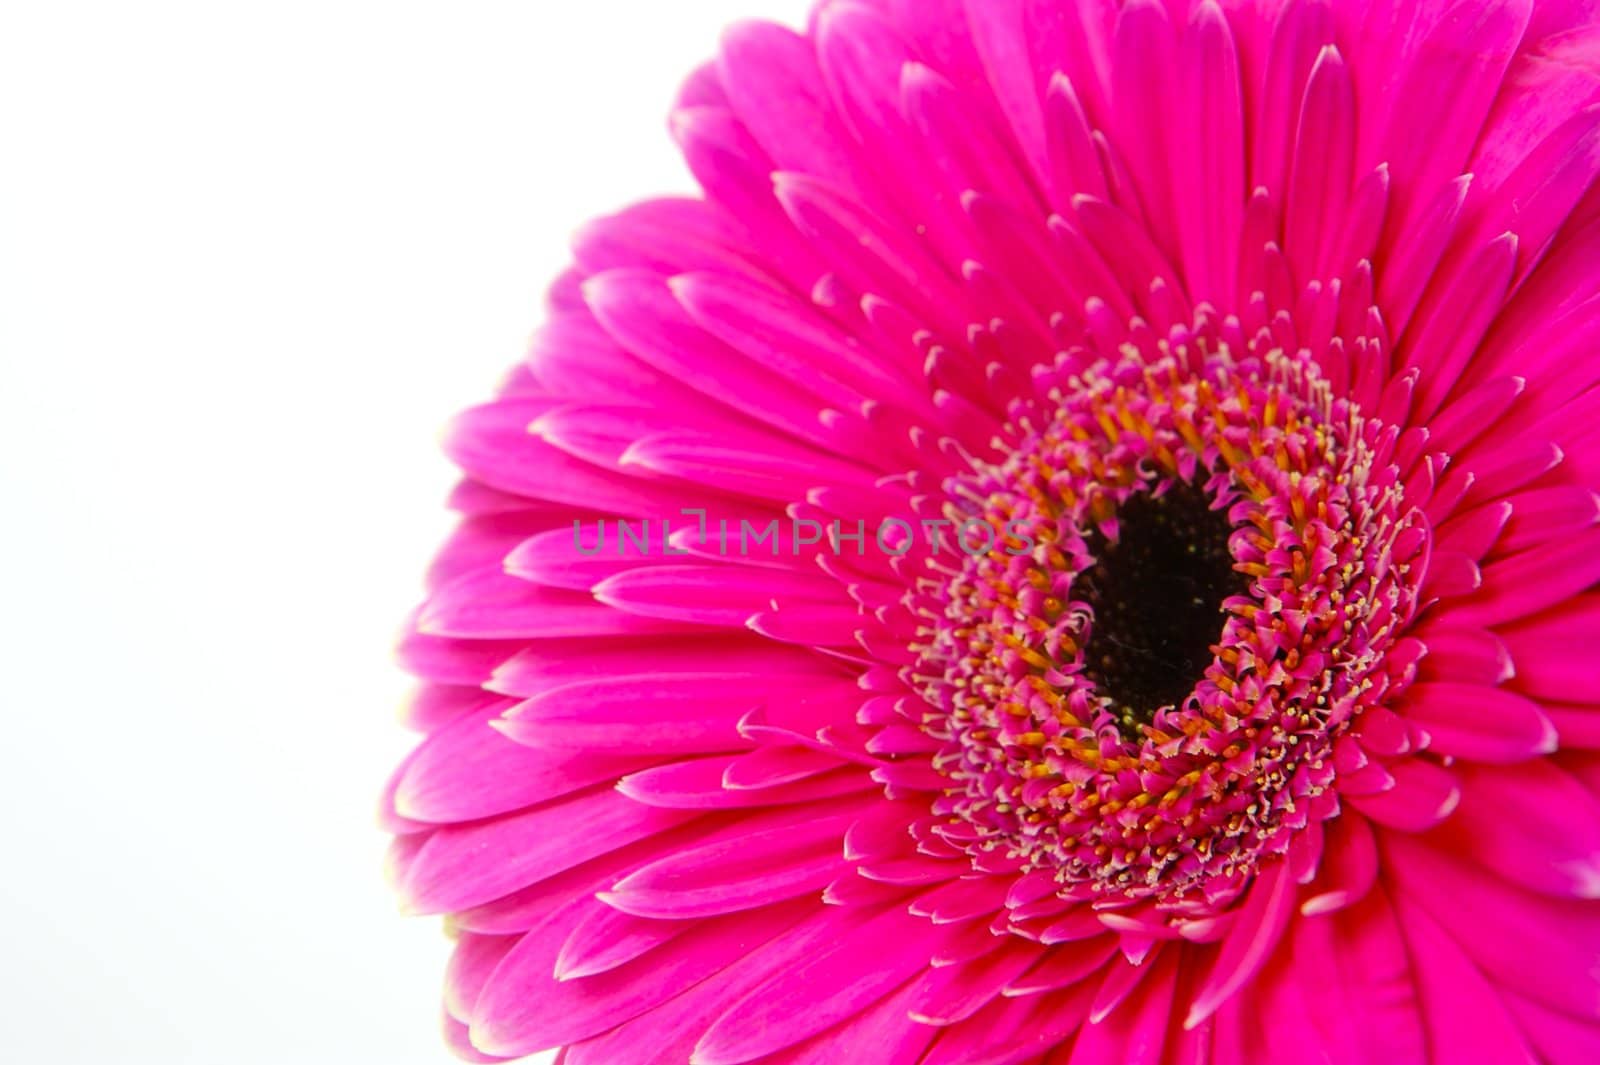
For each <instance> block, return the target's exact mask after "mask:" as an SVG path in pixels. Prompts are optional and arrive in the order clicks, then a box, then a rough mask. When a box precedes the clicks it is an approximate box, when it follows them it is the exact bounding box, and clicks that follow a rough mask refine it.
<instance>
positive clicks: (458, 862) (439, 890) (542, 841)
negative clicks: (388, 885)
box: [401, 788, 692, 913]
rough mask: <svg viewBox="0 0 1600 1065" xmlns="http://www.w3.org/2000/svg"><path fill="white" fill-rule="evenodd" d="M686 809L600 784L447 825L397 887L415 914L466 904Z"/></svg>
mask: <svg viewBox="0 0 1600 1065" xmlns="http://www.w3.org/2000/svg"><path fill="white" fill-rule="evenodd" d="M690 816H692V815H690V814H687V813H682V812H679V811H677V810H659V809H656V808H654V807H650V806H643V805H641V804H639V803H636V802H634V801H633V800H632V799H629V798H627V797H625V796H623V795H619V794H617V793H616V792H615V791H612V790H611V789H609V788H601V789H598V790H595V791H591V792H587V793H585V794H582V795H577V796H574V797H571V798H563V799H559V800H556V801H554V802H551V803H548V804H546V805H544V806H538V807H535V808H533V809H531V810H528V811H526V812H524V813H519V814H513V815H510V816H507V817H500V818H495V819H493V820H489V821H479V822H473V823H471V824H464V825H451V826H449V827H447V828H442V829H439V830H438V831H436V832H434V833H433V835H432V836H431V837H429V839H428V842H427V843H426V844H424V845H423V847H422V849H421V850H420V851H419V852H418V853H417V855H416V857H415V859H414V860H413V862H412V865H411V868H410V871H409V872H408V874H407V875H406V878H405V882H404V883H403V884H401V891H402V893H403V894H404V896H405V898H406V900H407V905H408V906H409V907H410V908H411V909H413V910H415V911H416V912H418V913H444V912H446V911H449V910H461V909H466V908H467V907H469V906H476V905H478V904H479V903H483V902H488V901H489V900H490V899H496V898H499V897H501V896H502V895H508V894H510V893H511V892H513V891H515V890H517V889H518V888H521V887H525V886H526V885H528V884H532V883H534V882H536V881H539V880H542V879H544V878H545V877H548V876H553V875H554V874H556V873H559V872H562V871H563V870H566V869H571V868H572V867H574V866H576V865H579V864H580V863H582V862H585V861H588V860H589V859H590V858H593V857H596V856H598V855H601V854H605V853H607V852H608V851H612V850H616V849H617V848H619V847H622V846H625V845H627V844H629V843H632V842H634V841H635V840H639V839H643V838H645V837H647V836H652V835H655V834H656V833H658V832H664V831H666V830H667V829H669V828H673V827H674V826H676V825H680V824H682V823H684V822H685V821H687V820H688V819H689V817H690Z"/></svg>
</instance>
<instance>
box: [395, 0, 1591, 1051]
mask: <svg viewBox="0 0 1600 1065" xmlns="http://www.w3.org/2000/svg"><path fill="white" fill-rule="evenodd" d="M1590 19H1591V15H1590V13H1589V12H1587V11H1586V10H1583V9H1581V8H1580V7H1578V6H1576V5H1562V4H1549V5H1542V6H1541V5H1538V4H1533V5H1530V4H1528V3H1490V2H1488V0H1461V2H1459V3H1456V4H1454V5H1445V4H1433V3H1427V4H1422V5H1416V4H1412V3H1393V4H1377V5H1370V4H1356V3H1354V2H1345V0H1288V2H1287V3H1282V4H1278V3H1274V4H1268V5H1265V6H1261V5H1249V4H1235V3H1232V2H1226V3H1220V4H1219V3H1217V2H1214V0H1200V2H1198V3H1165V4H1164V3H1160V2H1157V0H1130V2H1128V3H1125V4H1121V5H1118V4H1115V3H1111V2H1109V0H1105V2H1099V0H1075V2H1066V0H998V2H991V0H981V2H980V0H970V2H967V3H960V2H957V0H915V2H912V0H839V2H824V3H822V4H821V5H820V6H819V7H818V9H817V11H816V13H815V15H814V17H813V20H812V24H811V26H810V27H809V29H808V31H807V32H806V33H804V34H801V33H795V32H791V31H789V30H786V29H782V28H780V27H777V26H773V25H768V24H746V25H741V26H738V27H735V28H734V29H733V30H731V31H730V32H729V33H728V35H727V36H726V38H725V39H724V42H723V47H722V51H721V54H720V56H719V58H718V60H717V62H716V63H715V64H714V65H712V66H710V67H707V68H705V69H704V70H702V71H701V72H699V73H698V74H696V75H695V76H694V77H693V78H691V80H690V81H689V83H688V84H687V86H686V87H685V89H684V91H683V93H682V95H681V98H680V100H679V101H678V106H677V108H676V109H675V111H674V113H673V123H672V125H673V131H674V133H675V135H676V137H677V139H678V141H679V143H680V145H681V146H682V148H683V152H684V154H685V156H686V158H687V159H688V161H689V164H690V166H691V168H692V169H693V170H694V173H695V175H696V177H697V178H698V179H699V182H700V185H701V187H702V188H703V190H704V196H703V197H702V198H696V199H679V200H656V201H650V202H646V203H643V204H640V205H638V206H636V207H633V208H630V209H629V210H627V211H624V212H623V213H621V214H619V215H617V216H615V217H612V218H607V219H603V220H601V221H599V222H597V223H595V224H593V225H592V226H591V227H589V228H588V229H587V230H586V231H585V232H584V233H583V234H582V235H581V236H580V237H579V239H578V241H577V246H576V248H575V258H576V265H575V266H574V267H573V269H572V270H571V271H570V272H569V273H568V274H567V275H566V276H565V277H564V278H562V279H561V280H560V281H559V282H558V283H557V284H556V286H555V287H554V289H553V290H552V294H551V298H550V305H549V319H548V322H547V324H546V325H545V326H544V327H543V328H542V330H541V331H540V333H539V334H538V335H537V337H536V339H535V341H534V344H533V350H532V352H531V354H530V357H529V358H528V360H527V361H526V363H525V364H523V365H522V366H520V367H518V368H517V370H516V371H515V372H514V373H513V374H512V375H511V377H510V378H509V379H508V380H507V382H506V383H505V385H504V387H503V388H502V390H501V393H500V395H499V396H498V398H497V399H495V400H494V401H493V402H491V403H489V404H486V405H484V406H482V407H479V408H477V409H474V410H472V411H469V412H467V413H466V414H465V415H463V416H462V417H461V418H460V420H459V421H458V422H457V424H456V426H455V429H454V430H453V432H452V434H451V436H450V440H449V445H448V446H449V449H450V452H451V455H452V457H453V458H454V459H455V460H456V461H457V462H458V463H459V464H460V466H461V467H462V469H463V470H464V471H465V474H466V479H465V480H464V481H463V482H462V484H461V487H460V489H459V491H458V493H457V495H456V497H455V504H456V506H457V507H458V509H459V510H460V511H461V512H462V515H463V517H462V521H461V525H460V527H459V531H458V532H457V534H456V535H455V536H454V537H453V538H452V539H451V541H450V542H449V543H448V544H447V545H446V547H445V548H444V550H443V551H442V552H441V554H440V556H439V559H438V561H437V563H436V565H435V568H434V571H433V573H432V576H431V579H430V592H429V596H428V599H427V602H426V603H425V604H424V606H423V607H422V609H421V610H420V611H419V612H418V614H417V616H416V618H415V620H414V624H413V625H412V626H411V629H410V631H409V633H408V635H407V636H406V638H405V642H404V646H403V655H404V657H405V661H406V663H407V665H408V666H409V668H411V669H412V670H413V671H414V672H416V673H417V674H418V675H419V676H420V677H421V678H422V680H423V685H422V687H421V689H420V690H419V693H418V696H417V698H416V700H415V702H414V704H413V706H412V709H411V721H412V723H413V724H414V725H416V727H418V728H419V729H421V730H423V731H424V732H426V733H427V738H426V739H425V740H424V742H423V743H422V744H421V745H420V746H419V747H418V748H417V750H416V752H415V753H414V754H413V755H412V756H411V758H410V759H408V760H407V762H406V763H405V764H404V765H403V766H402V767H401V768H400V770H399V772H398V773H397V774H396V776H395V778H394V781H393V784H392V786H391V789H390V792H389V794H388V795H387V797H386V801H385V807H384V809H385V816H386V819H387V821H388V822H389V823H390V825H391V827H392V828H393V830H394V831H395V832H396V834H397V838H396V842H395V846H394V851H393V867H394V875H395V877H396V879H397V882H398V884H399V887H400V890H401V892H402V894H403V895H404V897H405V898H406V900H407V901H408V903H409V904H410V906H411V907H412V908H414V909H417V910H419V911H423V912H435V913H446V914H449V915H450V917H449V925H450V928H451V930H452V933H453V934H454V935H455V936H456V938H457V947H456V953H455V956H454V960H453V962H452V965H451V970H450V973H449V975H448V978H447V987H446V995H445V1009H446V1030H447V1033H448V1035H449V1038H450V1039H451V1041H452V1043H453V1044H454V1045H455V1046H456V1047H457V1048H458V1049H459V1050H460V1051H461V1053H462V1054H463V1055H464V1056H466V1057H468V1058H470V1059H475V1060H484V1059H490V1060H492V1059H498V1058H511V1057H517V1056H520V1055H524V1054H528V1053H532V1052H535V1051H538V1050H542V1049H548V1048H552V1047H563V1048H565V1049H564V1050H563V1057H562V1060H563V1061H565V1062H567V1063H568V1065H580V1063H610V1062H629V1063H637V1062H661V1063H669V1062H679V1063H681V1062H686V1061H693V1062H696V1063H699V1065H739V1063H743V1062H755V1061H761V1062H834V1061H882V1062H907V1063H912V1062H921V1063H925V1065H937V1063H963V1062H979V1061H982V1062H1035V1061H1037V1062H1050V1063H1073V1065H1081V1063H1095V1062H1104V1061H1128V1062H1149V1063H1162V1062H1199V1061H1215V1062H1225V1063H1226V1062H1254V1061H1260V1060H1267V1059H1269V1058H1277V1057H1290V1058H1306V1059H1311V1060H1325V1061H1333V1062H1340V1063H1343V1062H1364V1061H1384V1062H1393V1061H1426V1062H1435V1063H1455V1062H1470V1061H1485V1062H1508V1061H1549V1062H1569V1061H1571V1062H1579V1061H1590V1060H1593V1059H1594V1057H1595V1056H1596V1054H1600V974H1597V970H1596V965H1595V958H1596V957H1597V956H1600V901H1596V900H1600V753H1597V752H1600V650H1597V646H1600V496H1597V489H1600V430H1597V428H1596V427H1597V426H1600V356H1597V355H1596V354H1595V345H1597V344H1600V265H1597V264H1600V193H1597V192H1596V191H1595V189H1594V179H1595V177H1596V174H1597V172H1600V60H1597V59H1596V56H1597V55H1600V52H1597V51H1596V48H1597V45H1600V27H1597V26H1596V25H1595V24H1594V23H1592V22H1591V21H1590Z"/></svg>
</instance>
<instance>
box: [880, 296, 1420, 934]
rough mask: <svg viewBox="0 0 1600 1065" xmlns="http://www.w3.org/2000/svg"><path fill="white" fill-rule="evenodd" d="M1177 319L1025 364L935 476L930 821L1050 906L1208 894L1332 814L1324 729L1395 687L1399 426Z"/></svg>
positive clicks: (1208, 329)
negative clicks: (996, 437) (989, 422)
mask: <svg viewBox="0 0 1600 1065" xmlns="http://www.w3.org/2000/svg"><path fill="white" fill-rule="evenodd" d="M1226 328H1227V327H1226V326H1219V325H1218V324H1217V323H1215V322H1212V323H1206V322H1201V323H1197V324H1196V325H1195V326H1194V327H1193V328H1175V329H1174V330H1173V332H1172V333H1171V334H1170V335H1168V336H1162V337H1159V338H1158V337H1155V336H1153V335H1151V334H1149V332H1148V331H1146V332H1145V333H1144V335H1143V336H1141V337H1140V338H1139V339H1138V340H1137V341H1135V340H1132V339H1130V340H1127V341H1125V342H1123V343H1121V344H1119V345H1117V346H1116V348H1115V349H1114V350H1112V351H1110V352H1109V353H1102V352H1099V351H1095V350H1090V349H1087V348H1085V349H1076V350H1073V351H1069V352H1066V353H1064V354H1063V355H1062V356H1060V357H1059V359H1058V362H1057V364H1056V365H1055V366H1054V367H1050V368H1046V369H1045V370H1042V371H1040V372H1039V373H1037V374H1036V375H1035V387H1036V395H1035V396H1034V397H1032V398H1030V399H1025V400H1022V401H1019V402H1018V403H1016V404H1015V405H1014V406H1013V408H1012V410H1011V412H1010V415H1011V420H1010V423H1009V424H1008V426H1007V427H1006V430H1005V433H1004V438H1003V439H1002V441H1001V443H1003V444H1004V447H1003V449H1002V456H1003V457H1002V458H1000V459H999V460H998V461H996V462H983V461H979V460H974V462H973V464H972V469H971V471H970V472H963V473H960V474H957V475H955V476H954V477H951V478H950V479H949V480H948V481H947V482H946V484H945V486H944V488H945V493H944V498H945V504H944V517H945V518H947V519H948V520H950V521H952V522H955V523H957V524H958V525H959V524H963V523H970V522H973V521H984V522H987V523H989V524H990V525H991V526H992V527H993V528H994V530H995V533H996V536H995V540H994V548H993V550H990V551H987V552H986V553H984V554H981V555H976V556H970V557H966V558H963V559H961V560H960V561H959V563H957V564H954V565H952V564H951V563H950V562H949V561H948V560H944V559H937V558H936V559H933V560H931V561H930V562H929V570H928V573H929V579H928V580H926V581H924V582H922V583H921V584H920V585H919V586H918V589H917V590H916V591H915V592H914V593H912V595H911V598H910V599H909V602H910V603H911V605H912V606H913V608H914V609H916V610H918V611H919V612H920V613H921V615H922V617H923V619H924V624H923V628H922V633H921V635H920V636H919V638H918V640H917V641H916V642H915V644H914V646H913V650H914V651H915V652H916V654H917V658H918V660H917V664H916V666H915V667H913V668H912V670H911V673H912V676H913V677H914V679H915V681H916V682H917V683H918V685H919V686H920V688H921V690H922V693H923V695H924V698H925V700H926V703H927V706H928V708H929V709H928V710H927V712H926V713H925V715H924V718H923V721H922V726H923V728H924V730H925V731H927V732H928V733H929V734H930V735H931V736H933V737H934V738H935V739H937V740H939V741H940V742H941V743H942V747H941V750H940V751H939V753H938V754H936V755H935V756H934V765H935V767H936V768H937V769H938V770H939V771H940V772H941V773H942V774H943V775H944V776H945V777H946V778H947V780H948V781H949V783H948V786H947V787H946V788H945V791H944V794H943V795H942V796H941V797H940V798H938V799H936V800H935V802H934V806H933V811H932V813H933V815H934V817H935V819H936V823H935V824H934V825H933V827H932V828H931V829H930V830H931V831H933V832H935V833H936V834H938V835H940V836H941V837H942V838H943V839H944V840H945V842H946V843H947V844H949V845H951V846H956V847H960V848H964V849H966V850H967V851H968V852H969V853H971V855H972V857H973V861H974V863H975V865H977V866H978V867H979V868H984V869H992V868H995V867H996V866H997V864H998V865H1002V866H1005V867H1008V868H1015V869H1019V870H1030V871H1032V870H1046V871H1050V872H1052V873H1053V874H1054V877H1055V879H1056V881H1057V883H1058V885H1059V887H1058V893H1059V894H1061V895H1062V896H1063V897H1074V898H1078V897H1081V898H1095V899H1099V900H1104V901H1105V902H1106V903H1108V904H1109V903H1111V902H1112V901H1113V900H1118V899H1120V900H1125V901H1126V902H1128V903H1131V902H1133V901H1135V900H1138V899H1143V898H1151V897H1156V898H1169V899H1176V898H1188V897H1190V896H1191V895H1192V894H1193V893H1195V892H1203V893H1204V896H1205V897H1206V898H1207V899H1217V898H1221V897H1224V896H1226V895H1227V894H1228V893H1229V892H1231V891H1237V890H1238V888H1239V886H1240V885H1241V884H1243V883H1245V882H1247V881H1248V878H1249V876H1250V875H1252V874H1253V872H1254V869H1255V867H1256V864H1257V863H1258V861H1259V860H1260V859H1261V857H1262V856H1264V855H1266V854H1272V853H1281V852H1282V851H1283V850H1285V849H1286V848H1287V846H1288V843H1289V840H1290V838H1291V837H1292V836H1293V835H1294V834H1295V833H1296V832H1298V831H1299V830H1300V829H1302V828H1305V827H1306V826H1307V825H1308V824H1311V823H1314V822H1316V821H1319V820H1321V819H1323V818H1325V817H1328V816H1330V815H1331V814H1332V813H1333V812H1334V811H1335V810H1336V808H1337V804H1336V802H1335V801H1334V796H1333V794H1332V793H1331V792H1330V791H1329V788H1330V787H1331V784H1332V780H1333V775H1334V758H1333V747H1334V743H1335V741H1336V740H1337V739H1338V738H1339V737H1340V736H1341V735H1342V734H1343V733H1344V732H1345V731H1346V730H1347V729H1348V728H1350V727H1351V725H1352V724H1353V722H1354V721H1355V720H1356V718H1357V717H1358V715H1359V714H1360V713H1361V712H1362V711H1363V710H1364V709H1366V708H1367V707H1370V706H1373V705H1377V704H1380V703H1382V702H1384V701H1386V700H1387V699H1388V698H1389V697H1390V695H1391V694H1392V693H1393V692H1394V691H1395V690H1397V689H1398V688H1399V687H1400V686H1402V685H1404V684H1406V683H1408V682H1409V679H1410V675H1409V673H1408V672H1407V671H1406V667H1405V657H1406V656H1403V655H1398V656H1394V658H1395V661H1391V660H1390V656H1389V655H1388V654H1387V652H1388V650H1389V649H1390V648H1391V646H1392V645H1393V644H1394V641H1395V639H1396V634H1397V633H1398V632H1399V631H1401V629H1402V628H1403V626H1404V625H1405V624H1406V623H1407V622H1408V621H1409V619H1410V617H1411V616H1412V615H1413V614H1414V613H1415V610H1416V609H1417V606H1416V602H1417V595H1416V585H1417V583H1418V581H1419V579H1420V576H1421V573H1422V568H1423V564H1424V560H1425V557H1426V540H1427V535H1426V532H1425V526H1424V525H1423V524H1422V523H1420V522H1418V521H1417V520H1416V518H1415V513H1416V512H1415V510H1414V508H1413V506H1412V505H1411V504H1410V503H1409V502H1408V501H1407V500H1406V499H1405V496H1404V492H1403V490H1402V489H1401V487H1400V484H1401V480H1400V477H1399V471H1398V469H1397V466H1396V464H1395V460H1394V458H1393V455H1394V454H1395V450H1396V449H1395V439H1396V434H1395V433H1394V432H1393V431H1392V430H1388V429H1386V428H1385V427H1384V426H1383V425H1381V424H1380V423H1378V422H1376V421H1374V420H1372V419H1370V418H1367V417H1365V416H1364V415H1363V414H1362V412H1360V411H1359V410H1358V409H1356V408H1355V407H1354V406H1353V405H1352V404H1351V403H1350V402H1349V401H1348V400H1345V399H1340V398H1335V397H1334V396H1333V394H1332V391H1331V389H1330V388H1329V387H1328V385H1327V384H1326V383H1325V382H1323V381H1322V380H1321V379H1320V377H1319V375H1318V372H1317V369H1316V367H1315V366H1314V365H1313V364H1311V363H1310V361H1309V360H1308V359H1306V358H1304V357H1302V356H1301V355H1299V354H1296V353H1292V352H1285V351H1284V350H1283V348H1282V347H1281V346H1280V345H1279V343H1278V342H1277V341H1276V340H1275V339H1274V338H1273V337H1272V336H1271V335H1269V334H1265V333H1263V334H1262V335H1260V336H1259V337H1257V338H1256V339H1255V340H1253V341H1252V340H1249V339H1246V338H1243V337H1241V336H1238V335H1237V334H1235V335H1234V336H1233V337H1231V338H1230V337H1228V335H1227V332H1226Z"/></svg>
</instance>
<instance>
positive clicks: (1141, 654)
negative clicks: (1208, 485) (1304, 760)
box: [1073, 481, 1249, 736]
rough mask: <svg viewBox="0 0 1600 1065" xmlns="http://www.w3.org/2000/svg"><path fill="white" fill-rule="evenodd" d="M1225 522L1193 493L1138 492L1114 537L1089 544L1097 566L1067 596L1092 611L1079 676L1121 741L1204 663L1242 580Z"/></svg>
mask: <svg viewBox="0 0 1600 1065" xmlns="http://www.w3.org/2000/svg"><path fill="white" fill-rule="evenodd" d="M1232 532H1233V526H1232V525H1231V524H1229V522H1228V518H1227V515H1226V514H1225V513H1224V512H1223V511H1220V510H1213V509H1212V508H1211V497H1210V495H1209V494H1208V493H1207V492H1206V491H1205V490H1204V489H1203V488H1201V487H1200V486H1198V485H1195V484H1191V483H1188V482H1183V481H1180V482H1177V483H1175V484H1174V485H1173V486H1172V488H1171V489H1169V490H1168V491H1166V492H1164V493H1163V494H1161V495H1151V494H1150V493H1147V492H1140V493H1137V494H1135V495H1133V496H1130V497H1129V498H1128V499H1127V501H1126V502H1124V503H1123V504H1122V506H1121V507H1119V508H1118V509H1117V538H1116V539H1115V540H1108V539H1106V538H1105V537H1103V536H1101V535H1100V534H1099V533H1098V532H1097V533H1095V534H1093V536H1091V537H1090V538H1089V539H1088V543H1089V546H1090V550H1091V552H1092V553H1093V555H1094V557H1095V564H1094V565H1093V566H1092V567H1090V568H1089V569H1087V570H1085V571H1084V572H1083V573H1081V574H1079V575H1078V577H1077V580H1076V581H1075V582H1074V584H1075V587H1074V588H1073V594H1074V596H1075V597H1077V598H1081V599H1082V600H1083V602H1085V603H1087V604H1088V605H1089V606H1090V607H1092V608H1093V610H1094V622H1093V625H1092V628H1091V634H1090V637H1089V642H1088V645H1087V647H1086V650H1085V654H1084V672H1085V674H1086V675H1087V676H1088V677H1089V679H1090V680H1091V681H1093V682H1094V685H1095V688H1096V689H1097V690H1098V691H1099V693H1100V694H1101V695H1103V696H1105V697H1107V698H1109V699H1110V700H1111V709H1112V712H1113V713H1114V714H1115V715H1116V717H1117V719H1118V721H1120V722H1121V725H1122V730H1123V732H1124V734H1125V735H1129V736H1133V735H1138V728H1139V726H1140V725H1148V724H1150V723H1151V722H1152V721H1153V720H1154V718H1155V715H1156V711H1158V710H1160V709H1162V708H1163V707H1168V706H1174V705H1177V704H1179V703H1181V702H1183V701H1184V700H1185V699H1186V698H1187V697H1188V695H1189V693H1190V692H1191V691H1192V690H1193V689H1194V686H1195V684H1196V682H1197V681H1199V680H1200V678H1201V676H1202V674H1203V673H1204V672H1205V668H1206V667H1207V666H1208V665H1210V664H1211V660H1212V657H1213V655H1212V646H1213V645H1214V644H1216V643H1217V641H1218V640H1219V639H1220V638H1221V636H1222V624H1223V621H1224V617H1223V614H1222V604H1223V601H1224V600H1225V599H1227V598H1228V597H1230V596H1235V595H1244V594H1246V593H1247V591H1248V589H1249V579H1248V578H1247V577H1246V576H1245V575H1244V574H1242V573H1239V572H1236V571H1235V570H1234V568H1233V561H1234V560H1233V555H1232V553H1231V552H1230V551H1229V549H1228V537H1229V535H1230V534H1231V533H1232Z"/></svg>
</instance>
